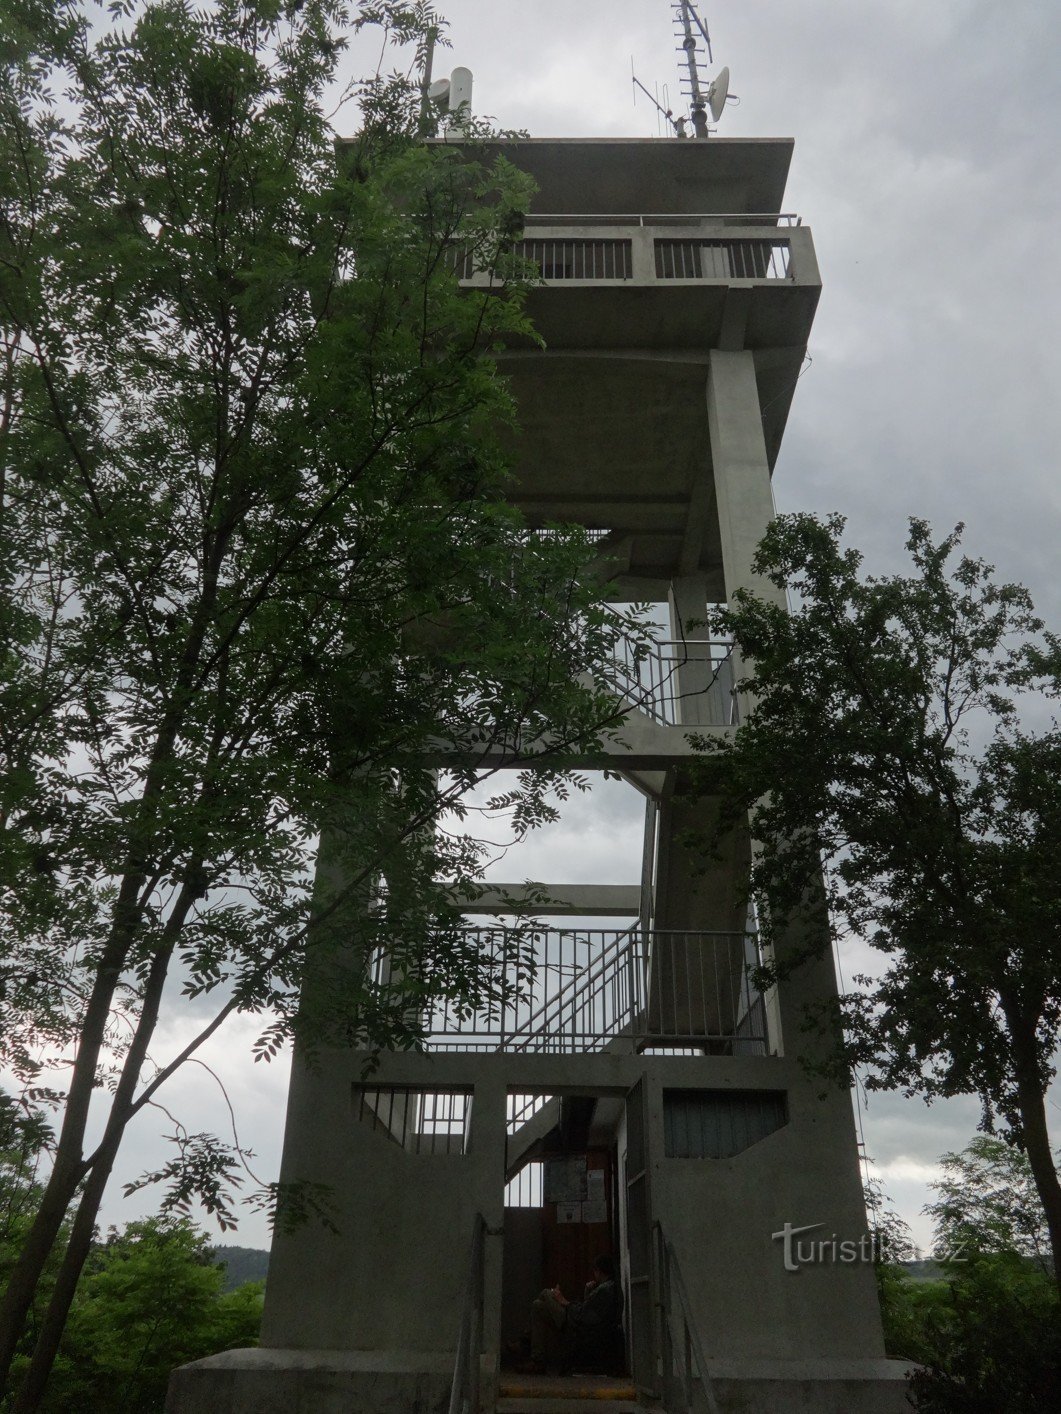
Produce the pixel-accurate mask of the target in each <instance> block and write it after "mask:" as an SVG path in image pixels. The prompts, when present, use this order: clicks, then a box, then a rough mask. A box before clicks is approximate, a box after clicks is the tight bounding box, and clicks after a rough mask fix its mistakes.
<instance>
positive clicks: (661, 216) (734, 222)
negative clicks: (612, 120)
mask: <svg viewBox="0 0 1061 1414" xmlns="http://www.w3.org/2000/svg"><path fill="white" fill-rule="evenodd" d="M802 224H803V218H802V216H797V215H796V214H795V212H793V211H777V212H775V211H691V212H686V211H639V212H611V211H602V212H592V213H575V212H570V211H564V212H552V213H549V212H544V211H534V212H530V213H528V215H527V216H526V217H524V225H525V226H579V227H582V226H800V225H802Z"/></svg>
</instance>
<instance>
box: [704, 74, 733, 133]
mask: <svg viewBox="0 0 1061 1414" xmlns="http://www.w3.org/2000/svg"><path fill="white" fill-rule="evenodd" d="M728 96H729V69H728V68H727V69H722V70H721V71H720V72H719V75H718V78H717V79H714V80H713V81H712V83H711V87H710V88H709V89H708V90H707V106H708V107H709V108H710V109H711V116H712V118H714V120H715V122H716V123H717V122H718V120H719V118H721V117H722V110H723V109H724V108H725V106H726V99H727V97H728Z"/></svg>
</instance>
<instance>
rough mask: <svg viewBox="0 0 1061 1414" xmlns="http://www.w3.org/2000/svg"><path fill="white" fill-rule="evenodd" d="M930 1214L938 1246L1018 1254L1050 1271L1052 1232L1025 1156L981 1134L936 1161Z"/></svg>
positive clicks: (929, 1208) (1017, 1150)
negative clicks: (940, 1174)
mask: <svg viewBox="0 0 1061 1414" xmlns="http://www.w3.org/2000/svg"><path fill="white" fill-rule="evenodd" d="M940 1163H941V1165H942V1167H943V1177H942V1178H941V1179H940V1180H939V1181H938V1182H937V1183H935V1184H933V1187H934V1188H935V1190H936V1193H937V1195H938V1196H937V1198H936V1200H935V1202H933V1203H930V1204H928V1206H927V1207H926V1208H925V1212H926V1213H927V1214H928V1215H929V1216H930V1217H931V1218H932V1220H933V1222H934V1224H935V1229H936V1237H937V1244H938V1246H939V1247H940V1248H941V1249H942V1250H945V1251H949V1252H959V1251H961V1252H964V1251H973V1252H978V1253H981V1254H984V1255H986V1254H989V1253H1005V1252H1011V1253H1017V1254H1018V1255H1019V1256H1022V1257H1030V1258H1033V1259H1034V1261H1035V1263H1036V1264H1037V1265H1038V1266H1039V1267H1040V1268H1041V1270H1042V1271H1043V1272H1047V1271H1048V1266H1049V1252H1050V1236H1049V1233H1048V1231H1047V1229H1046V1224H1045V1222H1044V1221H1043V1212H1042V1205H1041V1203H1040V1202H1039V1195H1038V1193H1037V1191H1036V1188H1035V1177H1034V1175H1033V1174H1032V1171H1031V1166H1030V1164H1029V1163H1028V1158H1027V1155H1025V1154H1023V1153H1021V1151H1020V1150H1019V1149H1017V1148H1014V1146H1013V1145H1012V1144H1007V1143H1006V1142H1005V1141H1004V1140H1002V1139H996V1138H993V1137H992V1136H991V1135H988V1134H979V1135H977V1136H976V1137H975V1138H974V1139H973V1140H971V1141H970V1143H969V1144H968V1145H966V1147H965V1148H964V1149H963V1150H962V1152H961V1153H960V1154H944V1155H943V1156H942V1158H941V1159H940Z"/></svg>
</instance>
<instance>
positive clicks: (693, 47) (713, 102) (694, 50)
mask: <svg viewBox="0 0 1061 1414" xmlns="http://www.w3.org/2000/svg"><path fill="white" fill-rule="evenodd" d="M671 10H672V11H673V15H672V18H673V22H674V37H675V39H677V40H678V53H679V54H681V55H682V56H683V58H684V60H685V70H686V72H685V74H684V75H683V77H682V80H681V83H682V94H683V96H684V97H685V98H687V99H688V100H689V110H690V119H691V121H692V125H693V134H692V135H693V136H694V137H698V138H701V137H708V136H709V134H710V131H711V130H710V128H709V127H708V125H707V115H708V113H710V114H711V117H712V119H713V120H714V121H715V122H716V123H717V122H718V120H719V119H720V118H721V117H722V113H723V111H724V110H725V107H726V102H727V99H729V98H730V97H732V99H733V102H734V103H739V102H740V99H738V98H737V96H736V94H733V95H731V94H730V91H729V69H720V70H719V73H718V76H717V77H716V78H714V79H711V80H708V79H707V78H706V77H705V74H704V70H706V68H707V66H708V64H713V63H714V62H715V56H714V54H713V53H712V50H711V36H710V34H709V33H708V29H707V25H706V24H705V22H704V20H703V19H702V18H701V16H700V12H699V10H698V9H697V7H696V5H695V4H694V3H693V0H671ZM705 50H706V52H707V59H706V61H705V60H704V58H703V57H702V55H703V52H704V51H705ZM630 76H631V78H632V79H633V82H634V86H635V90H636V89H640V90H641V92H642V93H643V94H644V95H645V97H646V98H647V99H648V100H649V102H650V103H651V104H652V105H653V107H654V108H655V109H656V112H657V113H658V114H659V115H660V116H661V117H662V118H665V119H666V121H667V122H668V123H669V124H670V125H671V127H672V128H673V129H674V132H675V135H676V136H677V137H688V136H689V134H688V133H687V132H686V130H685V125H686V122H687V121H689V119H686V118H684V117H680V118H676V117H675V116H674V113H673V112H672V111H671V108H670V106H669V105H668V106H667V107H664V106H663V104H661V103H660V102H659V101H658V100H657V99H656V98H654V97H653V96H652V94H651V93H650V92H649V90H648V89H647V88H646V87H645V85H644V84H643V83H642V82H641V80H640V79H639V78H638V77H637V75H636V74H635V73H634V72H633V61H632V60H631V63H630ZM634 101H635V103H636V101H637V93H636V91H635V93H634Z"/></svg>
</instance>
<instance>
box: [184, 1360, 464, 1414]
mask: <svg viewBox="0 0 1061 1414" xmlns="http://www.w3.org/2000/svg"><path fill="white" fill-rule="evenodd" d="M452 1381H453V1357H452V1355H443V1354H439V1355H433V1354H424V1353H422V1352H417V1351H402V1350H367V1351H366V1350H354V1351H336V1350H277V1349H258V1350H227V1351H225V1352H223V1353H222V1354H221V1355H212V1356H210V1357H209V1359H206V1360H196V1361H195V1362H194V1363H193V1364H190V1365H183V1366H181V1367H180V1369H178V1370H174V1372H173V1374H172V1375H171V1376H170V1383H169V1393H168V1395H167V1398H166V1414H446V1411H447V1409H448V1408H449V1397H450V1387H451V1385H452Z"/></svg>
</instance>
